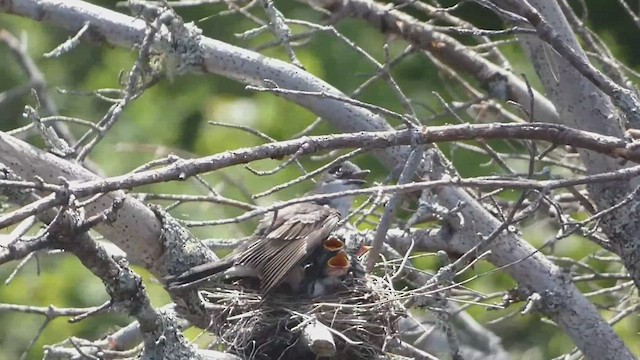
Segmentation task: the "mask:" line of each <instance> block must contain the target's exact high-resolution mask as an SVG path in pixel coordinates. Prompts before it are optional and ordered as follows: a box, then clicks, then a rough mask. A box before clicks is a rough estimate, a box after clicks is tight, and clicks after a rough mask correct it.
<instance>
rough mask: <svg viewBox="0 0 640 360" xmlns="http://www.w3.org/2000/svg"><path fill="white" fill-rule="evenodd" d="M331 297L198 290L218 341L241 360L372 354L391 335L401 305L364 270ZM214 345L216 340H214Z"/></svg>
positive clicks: (384, 284) (379, 350) (366, 356)
mask: <svg viewBox="0 0 640 360" xmlns="http://www.w3.org/2000/svg"><path fill="white" fill-rule="evenodd" d="M344 285H345V286H344V290H343V291H339V292H337V293H335V294H333V295H331V296H327V297H321V298H314V299H307V298H301V297H300V296H298V297H294V296H291V295H289V296H287V295H285V294H280V293H274V294H272V295H269V296H268V297H267V298H264V299H263V298H262V297H261V296H260V295H259V294H258V292H256V291H252V290H250V289H247V288H243V287H239V286H220V287H218V288H213V289H208V290H202V291H201V292H200V295H201V298H202V300H203V303H204V304H205V308H207V309H208V310H209V311H210V312H211V313H212V314H214V315H212V319H211V327H210V331H212V332H213V333H214V334H215V335H217V339H218V341H217V345H224V346H225V347H226V350H227V351H229V352H231V353H235V354H236V355H238V356H240V357H242V358H245V359H306V358H311V359H315V358H318V357H331V358H333V359H373V358H375V357H377V356H379V355H383V354H384V353H385V351H384V349H385V347H386V346H385V345H386V344H387V343H388V342H389V341H390V340H392V339H395V338H396V335H397V334H396V333H397V320H398V319H399V318H400V317H402V316H404V310H403V309H404V308H403V307H402V306H401V305H400V304H399V303H398V302H397V301H396V297H395V295H394V290H393V289H392V288H391V286H390V285H389V284H388V283H387V282H386V281H384V280H383V279H381V278H379V277H376V276H373V275H367V276H365V277H363V278H357V279H356V278H352V279H349V281H348V282H345V283H344ZM214 345H216V344H214Z"/></svg>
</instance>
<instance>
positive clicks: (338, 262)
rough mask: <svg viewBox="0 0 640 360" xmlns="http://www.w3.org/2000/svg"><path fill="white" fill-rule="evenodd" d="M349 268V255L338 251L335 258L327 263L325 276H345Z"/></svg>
mask: <svg viewBox="0 0 640 360" xmlns="http://www.w3.org/2000/svg"><path fill="white" fill-rule="evenodd" d="M350 267H351V260H350V259H349V255H347V253H346V251H344V250H340V251H339V252H338V254H337V255H336V256H334V257H332V258H331V259H329V261H327V275H329V276H336V277H338V276H343V275H346V274H347V272H349V268H350Z"/></svg>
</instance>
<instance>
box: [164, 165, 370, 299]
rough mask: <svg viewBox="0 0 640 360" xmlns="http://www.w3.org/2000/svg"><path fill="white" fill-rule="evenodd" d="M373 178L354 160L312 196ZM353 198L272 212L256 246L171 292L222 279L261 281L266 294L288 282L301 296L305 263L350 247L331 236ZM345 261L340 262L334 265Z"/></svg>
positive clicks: (189, 276)
mask: <svg viewBox="0 0 640 360" xmlns="http://www.w3.org/2000/svg"><path fill="white" fill-rule="evenodd" d="M368 173H369V171H368V170H361V169H360V168H359V167H358V166H357V165H355V164H353V163H351V162H349V161H345V162H342V163H338V164H335V165H332V166H331V167H329V168H328V169H327V170H326V171H325V172H324V173H323V174H322V176H321V178H320V180H319V181H318V182H317V184H316V186H315V187H314V189H313V190H311V192H309V193H308V195H321V194H331V193H336V192H341V191H347V190H355V189H360V188H362V187H363V185H364V184H365V183H366V181H365V177H366V176H367V174H368ZM353 199H354V197H353V196H344V197H338V198H332V199H327V198H321V199H317V200H314V201H309V202H303V203H297V204H292V205H289V206H286V207H284V208H282V209H279V210H277V211H274V212H270V213H268V214H267V215H265V216H264V217H263V219H262V220H261V221H260V223H259V224H258V227H257V228H256V231H255V232H254V235H253V236H252V238H253V241H250V242H248V243H247V244H246V245H245V246H243V247H241V248H238V250H237V251H235V252H233V253H232V254H230V255H229V256H227V257H225V258H224V259H221V260H218V261H215V262H210V263H205V264H202V265H198V266H195V267H193V268H191V269H189V270H187V271H186V272H184V273H182V274H180V275H178V276H176V277H168V278H165V281H166V282H167V285H168V287H169V288H176V287H185V286H192V285H195V284H197V283H200V282H202V281H204V280H206V279H209V278H211V277H213V276H216V275H218V276H219V275H222V276H223V277H224V278H227V279H229V278H234V279H238V278H257V279H259V281H260V292H261V293H262V294H263V295H267V294H269V293H270V292H271V291H272V290H274V289H275V288H277V287H279V286H280V285H281V284H283V283H286V284H287V285H289V287H290V288H291V290H293V291H294V292H295V291H298V289H299V287H300V285H301V284H302V281H303V279H304V276H305V259H308V257H309V256H311V255H312V254H314V252H315V250H316V249H317V248H318V247H321V248H324V247H327V248H329V249H332V250H331V251H339V249H337V248H336V247H340V248H341V247H343V246H344V243H342V242H341V241H340V244H338V243H337V242H334V241H333V240H332V238H331V237H330V234H331V232H332V231H333V230H335V229H336V228H337V227H338V224H339V222H340V220H341V219H343V218H345V217H346V216H347V215H348V213H349V210H350V209H351V206H352V204H353ZM338 241H339V240H338ZM320 245H322V246H320ZM342 260H343V259H342V258H339V259H335V260H333V262H332V264H334V263H340V262H341V261H342ZM309 261H311V260H309Z"/></svg>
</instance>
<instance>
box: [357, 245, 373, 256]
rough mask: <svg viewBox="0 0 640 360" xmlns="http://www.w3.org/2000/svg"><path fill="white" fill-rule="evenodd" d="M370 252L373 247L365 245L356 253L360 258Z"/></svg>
mask: <svg viewBox="0 0 640 360" xmlns="http://www.w3.org/2000/svg"><path fill="white" fill-rule="evenodd" d="M369 250H371V246H367V245H365V244H364V243H363V244H360V248H359V249H358V251H356V257H357V258H359V257H361V256H363V255H364V254H366V253H368V252H369Z"/></svg>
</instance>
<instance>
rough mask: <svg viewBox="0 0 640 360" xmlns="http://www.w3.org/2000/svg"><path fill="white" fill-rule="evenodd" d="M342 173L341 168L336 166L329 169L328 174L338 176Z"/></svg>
mask: <svg viewBox="0 0 640 360" xmlns="http://www.w3.org/2000/svg"><path fill="white" fill-rule="evenodd" d="M340 173H342V166H341V165H336V166H334V167H332V168H330V169H329V174H340Z"/></svg>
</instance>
